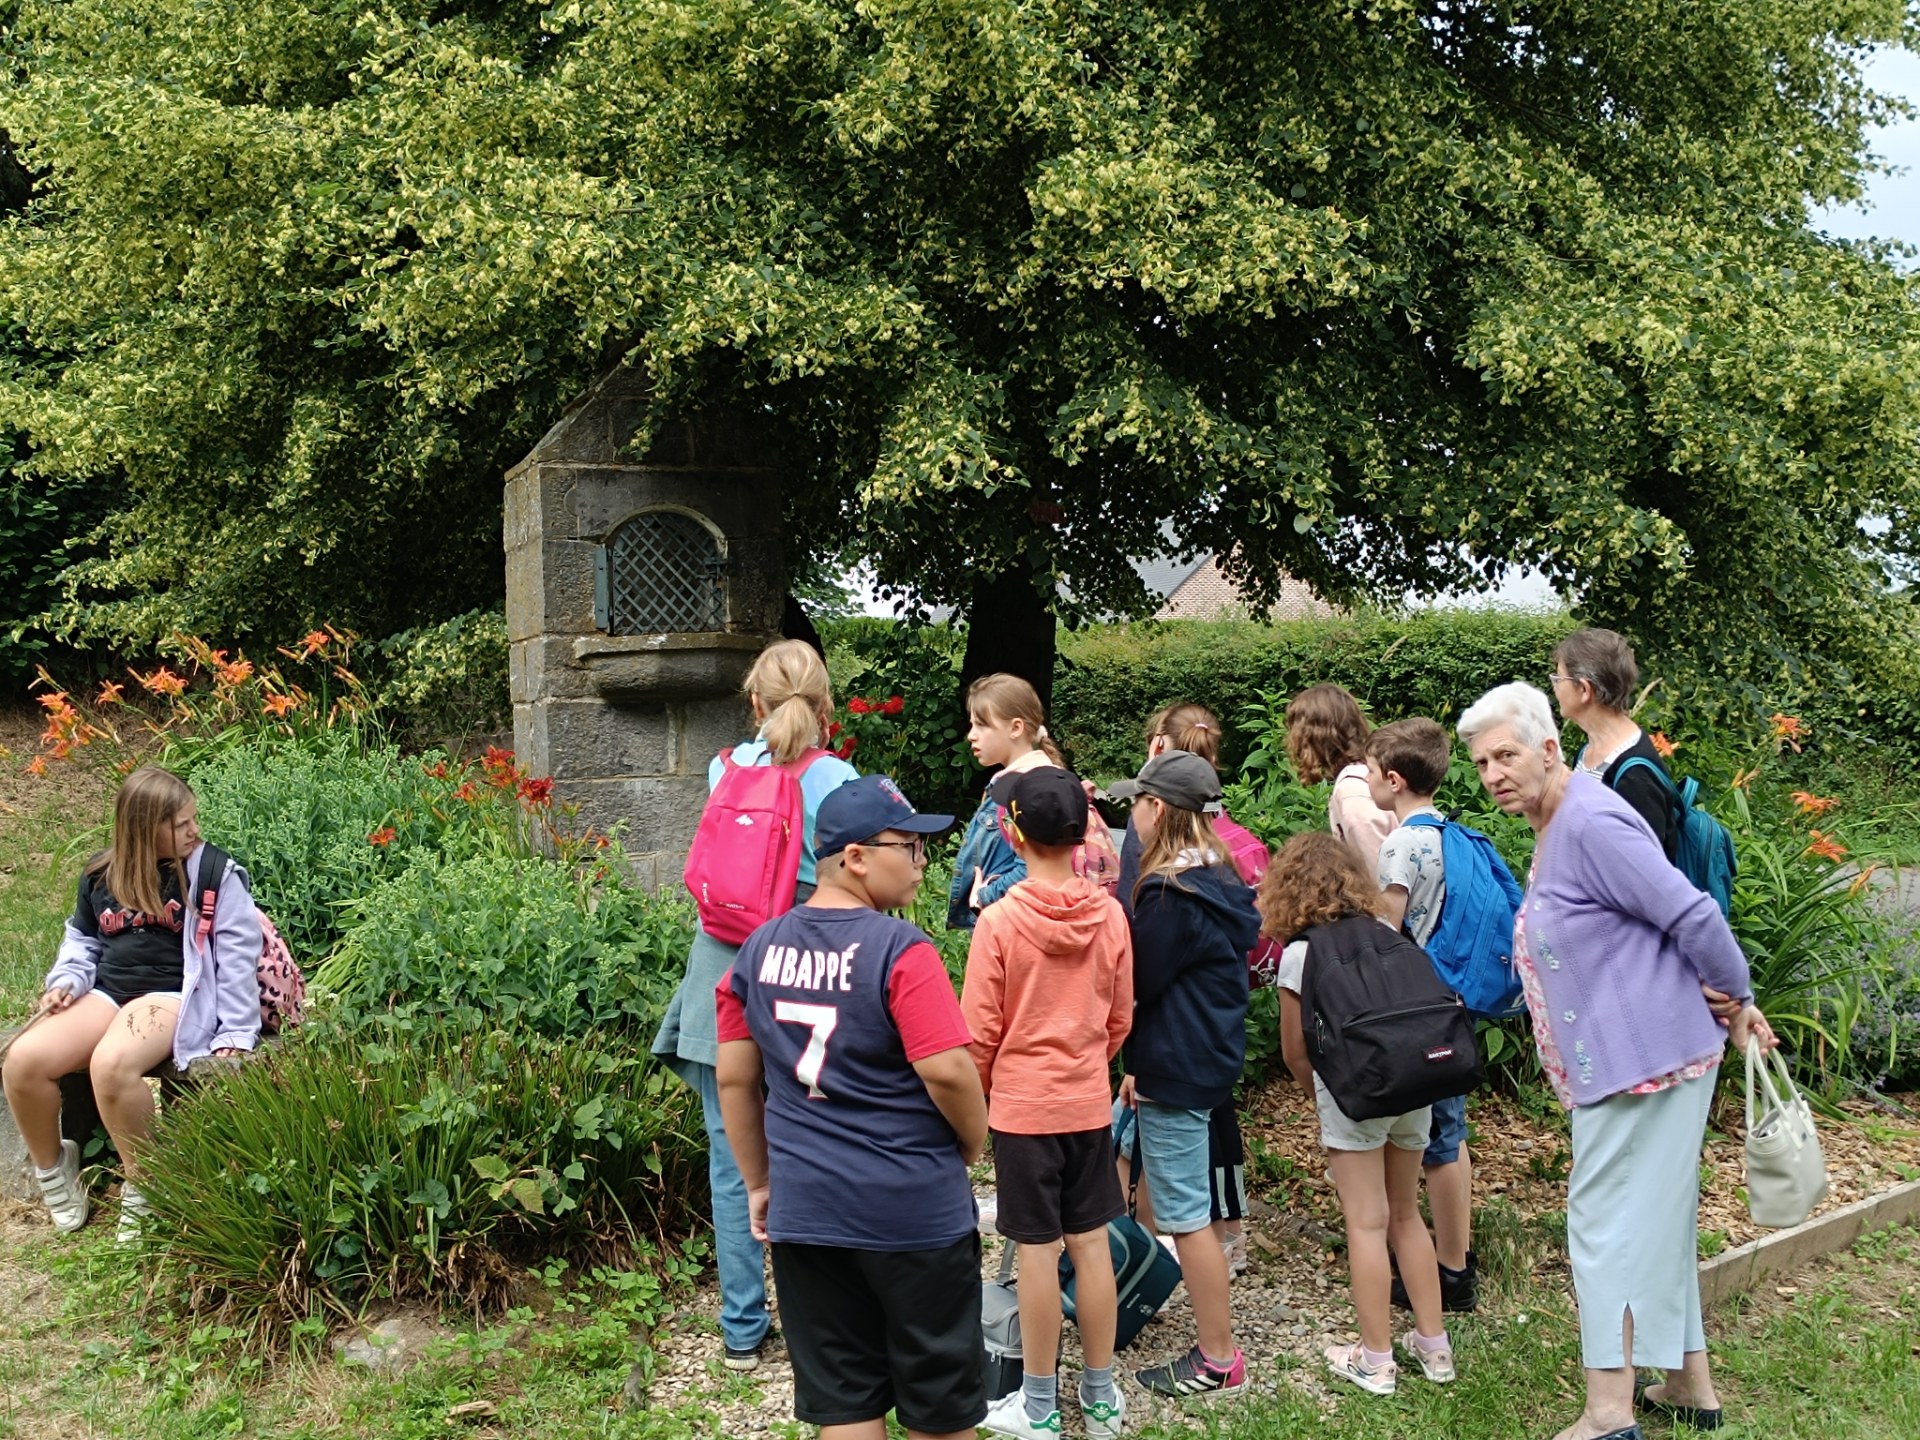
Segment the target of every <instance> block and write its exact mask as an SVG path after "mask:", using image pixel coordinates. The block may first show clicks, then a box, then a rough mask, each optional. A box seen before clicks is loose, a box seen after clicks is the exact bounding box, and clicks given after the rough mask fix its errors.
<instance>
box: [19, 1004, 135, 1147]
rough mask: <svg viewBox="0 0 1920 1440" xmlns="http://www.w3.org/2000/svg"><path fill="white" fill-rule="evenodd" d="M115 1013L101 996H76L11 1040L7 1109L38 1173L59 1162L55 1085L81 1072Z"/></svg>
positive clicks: (58, 1090)
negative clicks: (11, 1111)
mask: <svg viewBox="0 0 1920 1440" xmlns="http://www.w3.org/2000/svg"><path fill="white" fill-rule="evenodd" d="M117 1013H118V1011H117V1010H116V1009H115V1008H114V1003H113V1002H112V1001H111V1000H109V999H107V997H106V996H104V995H92V994H88V995H82V996H81V997H80V998H79V999H78V1000H76V1001H74V1003H73V1004H72V1005H70V1006H68V1007H67V1008H66V1009H65V1010H62V1011H61V1012H60V1013H59V1014H57V1015H49V1016H48V1017H47V1018H46V1019H44V1020H42V1021H40V1022H38V1023H37V1024H36V1025H34V1027H33V1028H32V1029H31V1030H29V1031H27V1032H26V1033H25V1034H23V1035H22V1036H21V1037H20V1038H19V1039H18V1040H16V1041H14V1044H13V1048H12V1049H11V1050H9V1051H8V1052H7V1065H6V1069H5V1071H4V1072H0V1074H3V1075H4V1079H5V1081H6V1091H7V1104H8V1105H9V1106H10V1107H11V1108H12V1110H13V1122H14V1124H15V1125H16V1126H18V1127H19V1130H20V1138H21V1139H22V1140H24V1141H25V1142H26V1146H27V1153H28V1154H29V1155H31V1156H32V1157H33V1163H34V1164H35V1165H37V1166H39V1167H40V1168H41V1169H42V1170H51V1169H53V1167H54V1166H55V1165H57V1164H59V1163H60V1080H61V1077H62V1076H66V1075H71V1074H73V1073H74V1072H76V1071H79V1070H84V1069H86V1068H87V1062H88V1060H89V1059H90V1058H91V1057H92V1055H93V1052H94V1047H95V1046H97V1045H98V1044H99V1043H100V1037H101V1036H102V1035H104V1034H106V1033H107V1027H108V1026H110V1025H112V1024H113V1018H114V1016H115V1015H116V1014H117Z"/></svg>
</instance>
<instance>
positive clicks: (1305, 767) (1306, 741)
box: [1287, 684, 1373, 785]
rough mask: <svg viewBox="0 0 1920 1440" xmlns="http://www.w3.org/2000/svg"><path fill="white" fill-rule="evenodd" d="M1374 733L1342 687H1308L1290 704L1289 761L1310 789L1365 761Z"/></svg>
mask: <svg viewBox="0 0 1920 1440" xmlns="http://www.w3.org/2000/svg"><path fill="white" fill-rule="evenodd" d="M1372 730H1373V726H1372V725H1370V724H1368V723H1367V714H1366V711H1364V710H1362V709H1361V708H1360V702H1359V701H1358V700H1356V699H1354V698H1353V696H1352V694H1350V693H1349V692H1348V691H1347V690H1346V689H1344V688H1343V687H1341V686H1339V685H1324V684H1323V685H1309V686H1308V687H1307V688H1306V689H1304V690H1302V691H1301V692H1300V693H1299V694H1298V695H1296V696H1294V697H1293V699H1291V700H1290V701H1288V702H1287V758H1288V759H1290V760H1292V761H1293V768H1294V769H1295V770H1297V771H1298V772H1299V774H1300V778H1301V780H1302V781H1304V782H1305V783H1306V784H1308V785H1317V784H1318V783H1319V782H1320V781H1322V780H1330V779H1332V778H1333V777H1334V776H1335V775H1338V774H1339V773H1340V772H1341V771H1342V770H1344V769H1345V768H1346V767H1347V766H1349V765H1352V764H1355V763H1356V762H1358V761H1361V760H1365V759H1366V758H1367V736H1368V735H1369V734H1371V733H1372Z"/></svg>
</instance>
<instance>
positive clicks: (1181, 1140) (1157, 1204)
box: [1113, 1100, 1213, 1235]
mask: <svg viewBox="0 0 1920 1440" xmlns="http://www.w3.org/2000/svg"><path fill="white" fill-rule="evenodd" d="M1211 1121H1212V1117H1211V1115H1210V1113H1209V1112H1208V1111H1205V1110H1187V1109H1183V1108H1181V1107H1180V1106H1178V1105H1160V1104H1156V1103H1155V1102H1154V1101H1152V1100H1141V1101H1140V1102H1139V1104H1138V1106H1137V1107H1136V1108H1135V1109H1133V1110H1128V1109H1127V1107H1126V1106H1124V1105H1122V1104H1121V1103H1120V1102H1119V1101H1118V1100H1116V1101H1114V1102H1113V1136H1114V1144H1115V1145H1116V1146H1117V1147H1118V1148H1119V1150H1120V1153H1121V1154H1123V1155H1131V1154H1132V1153H1133V1136H1134V1131H1135V1128H1136V1127H1138V1130H1139V1135H1140V1165H1141V1168H1142V1169H1143V1170H1144V1171H1145V1172H1146V1176H1147V1184H1148V1185H1150V1186H1151V1187H1152V1188H1153V1218H1154V1222H1155V1223H1156V1224H1157V1225H1158V1226H1159V1227H1160V1229H1162V1230H1164V1231H1165V1232H1166V1233H1167V1234H1169V1235H1191V1234H1192V1233H1193V1232H1194V1231H1196V1230H1204V1229H1206V1228H1207V1226H1209V1225H1211V1224H1212V1223H1213V1187H1212V1185H1211V1183H1210V1181H1211V1179H1212V1177H1211V1175H1210V1173H1209V1171H1208V1162H1207V1156H1208V1135H1209V1132H1210V1130H1211V1128H1212V1125H1211Z"/></svg>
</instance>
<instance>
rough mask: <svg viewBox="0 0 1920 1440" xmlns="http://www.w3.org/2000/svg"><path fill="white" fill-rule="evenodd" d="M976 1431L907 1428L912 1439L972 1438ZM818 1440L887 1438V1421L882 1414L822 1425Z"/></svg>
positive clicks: (871, 1439) (873, 1439) (879, 1439)
mask: <svg viewBox="0 0 1920 1440" xmlns="http://www.w3.org/2000/svg"><path fill="white" fill-rule="evenodd" d="M976 1433H977V1432H976V1431H974V1430H971V1429H967V1430H950V1431H948V1432H946V1433H945V1434H944V1435H935V1434H933V1433H931V1432H930V1431H926V1430H909V1431H907V1434H908V1435H909V1436H910V1437H912V1440H974V1436H975V1435H976ZM820 1440H887V1422H886V1418H885V1417H884V1416H882V1417H881V1418H880V1419H878V1420H861V1421H859V1422H858V1423H856V1424H853V1425H822V1426H821V1427H820Z"/></svg>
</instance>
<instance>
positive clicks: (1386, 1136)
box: [1313, 1075, 1433, 1150]
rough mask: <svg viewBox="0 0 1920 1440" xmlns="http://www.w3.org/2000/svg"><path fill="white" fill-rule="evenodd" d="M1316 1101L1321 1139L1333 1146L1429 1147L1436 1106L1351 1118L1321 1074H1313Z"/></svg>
mask: <svg viewBox="0 0 1920 1440" xmlns="http://www.w3.org/2000/svg"><path fill="white" fill-rule="evenodd" d="M1313 1104H1314V1108H1315V1109H1316V1110H1318V1111H1319V1112H1320V1143H1321V1144H1322V1145H1324V1146H1325V1147H1326V1148H1327V1149H1329V1150H1378V1149H1379V1148H1380V1147H1381V1146H1382V1145H1392V1146H1393V1147H1394V1148H1395V1149H1399V1150H1425V1149H1426V1148H1427V1137H1428V1135H1429V1134H1430V1133H1431V1131H1432V1129H1433V1107H1432V1106H1431V1105H1422V1106H1421V1107H1420V1108H1419V1109H1418V1110H1409V1111H1408V1112H1407V1113H1406V1114H1404V1115H1382V1116H1380V1117H1379V1118H1378V1119H1375V1120H1349V1119H1348V1118H1347V1113H1346V1111H1344V1110H1342V1109H1341V1108H1340V1105H1339V1102H1337V1101H1336V1100H1335V1099H1334V1098H1333V1096H1332V1095H1330V1094H1328V1093H1327V1087H1326V1086H1325V1085H1324V1084H1322V1083H1321V1080H1320V1077H1319V1076H1318V1075H1315V1076H1314V1077H1313Z"/></svg>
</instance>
